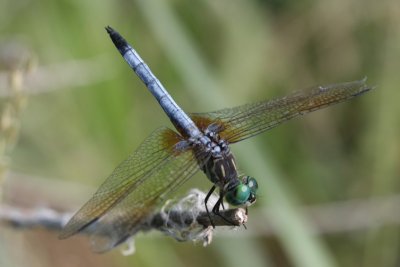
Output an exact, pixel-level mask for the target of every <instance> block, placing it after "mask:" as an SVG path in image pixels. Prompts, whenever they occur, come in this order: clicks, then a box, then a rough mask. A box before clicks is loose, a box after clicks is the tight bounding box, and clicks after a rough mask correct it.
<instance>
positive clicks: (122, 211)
mask: <svg viewBox="0 0 400 267" xmlns="http://www.w3.org/2000/svg"><path fill="white" fill-rule="evenodd" d="M198 169H199V168H198V165H197V162H196V161H195V159H194V155H193V153H192V151H190V150H187V151H184V152H183V153H181V154H179V155H177V156H173V157H170V158H168V162H167V163H166V164H165V165H164V166H163V168H157V169H156V170H155V171H154V172H153V173H152V175H151V177H150V178H149V179H146V180H144V181H143V183H141V185H140V186H139V187H136V188H135V189H133V191H132V192H131V193H130V194H129V195H128V196H127V197H126V198H124V199H123V200H122V201H121V202H119V203H118V204H117V205H116V206H115V207H113V208H112V209H110V210H109V211H108V212H107V213H106V214H104V216H102V217H101V219H100V220H99V221H98V223H96V224H97V225H94V226H95V229H94V231H93V234H92V236H91V241H92V243H91V245H92V249H93V250H94V251H96V252H105V251H107V250H110V249H112V248H114V247H115V246H117V245H119V244H120V243H121V242H123V241H125V240H126V239H127V238H128V237H130V236H132V235H133V234H135V233H136V232H137V231H138V230H140V229H141V227H142V222H143V221H145V220H146V219H148V218H149V215H150V214H151V213H152V212H153V211H154V209H155V208H156V207H158V206H160V204H161V203H164V202H165V201H166V196H167V195H168V194H170V193H171V192H173V191H174V190H176V189H177V188H178V187H179V186H180V185H182V184H183V183H184V182H185V181H186V180H187V179H189V178H190V177H191V176H192V175H193V174H194V173H196V171H197V170H198Z"/></svg>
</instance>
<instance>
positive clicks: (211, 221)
mask: <svg viewBox="0 0 400 267" xmlns="http://www.w3.org/2000/svg"><path fill="white" fill-rule="evenodd" d="M214 190H215V185H213V187H211V189H210V191H208V193H207V196H206V198H205V199H204V205H205V206H206V211H207V216H208V218H209V219H210V223H211V225H212V227H213V228H215V224H214V222H213V220H212V219H211V216H210V211H209V210H208V206H207V202H208V199H209V198H210V196H211V194H212V193H213V192H214ZM214 207H215V206H214ZM213 211H214V208H213Z"/></svg>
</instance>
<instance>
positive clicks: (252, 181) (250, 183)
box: [245, 176, 258, 195]
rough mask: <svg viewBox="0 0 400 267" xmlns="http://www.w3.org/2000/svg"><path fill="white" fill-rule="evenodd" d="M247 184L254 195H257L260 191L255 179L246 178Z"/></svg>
mask: <svg viewBox="0 0 400 267" xmlns="http://www.w3.org/2000/svg"><path fill="white" fill-rule="evenodd" d="M245 184H246V185H247V186H248V187H249V188H250V191H251V193H252V194H254V195H255V194H256V192H257V189H258V183H257V180H256V179H255V178H254V177H251V176H246V179H245Z"/></svg>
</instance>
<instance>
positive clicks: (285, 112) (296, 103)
mask: <svg viewBox="0 0 400 267" xmlns="http://www.w3.org/2000/svg"><path fill="white" fill-rule="evenodd" d="M365 82H366V79H363V80H360V81H353V82H347V83H339V84H331V85H326V86H318V87H314V88H311V89H310V90H308V91H300V92H295V93H293V94H291V95H288V96H285V97H282V98H279V99H274V100H267V101H262V102H258V103H253V104H246V105H243V106H238V107H234V108H227V109H223V110H219V111H214V112H210V113H193V114H191V118H192V119H193V121H194V122H195V123H196V125H198V126H199V127H200V128H201V129H202V130H203V131H204V130H205V129H206V128H207V127H208V126H209V125H211V124H216V125H217V126H218V128H219V134H220V136H221V137H222V138H223V139H225V140H227V141H228V142H230V143H235V142H239V141H241V140H244V139H247V138H249V137H252V136H254V135H257V134H260V133H262V132H264V131H267V130H269V129H271V128H273V127H275V126H277V125H279V124H281V123H282V122H285V121H287V120H290V119H292V118H294V117H297V116H299V115H304V114H306V113H309V112H312V111H315V110H318V109H321V108H324V107H328V106H330V105H333V104H336V103H340V102H343V101H346V100H348V99H350V98H353V97H356V96H359V95H361V94H363V93H365V92H367V91H369V90H371V89H372V88H371V87H369V86H367V85H366V83H365Z"/></svg>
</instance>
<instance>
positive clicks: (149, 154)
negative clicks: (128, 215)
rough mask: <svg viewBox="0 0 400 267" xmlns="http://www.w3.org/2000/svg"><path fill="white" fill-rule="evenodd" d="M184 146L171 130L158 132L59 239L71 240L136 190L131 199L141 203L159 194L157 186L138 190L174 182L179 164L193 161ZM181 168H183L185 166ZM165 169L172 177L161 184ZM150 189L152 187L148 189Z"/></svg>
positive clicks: (116, 173)
mask: <svg viewBox="0 0 400 267" xmlns="http://www.w3.org/2000/svg"><path fill="white" fill-rule="evenodd" d="M184 144H185V141H184V140H183V138H182V137H181V136H180V135H178V134H177V133H175V132H174V131H172V130H170V129H168V128H160V129H158V130H156V131H154V132H153V133H152V134H151V135H150V136H149V137H147V139H146V140H145V141H144V142H143V143H142V144H141V145H140V146H139V147H138V149H137V150H136V151H135V152H133V153H132V154H131V155H130V156H129V157H128V158H127V159H126V160H125V161H123V162H122V163H121V164H120V165H119V166H118V167H117V168H116V169H115V170H114V171H113V172H112V173H111V175H110V176H109V177H108V178H107V179H106V181H105V182H104V183H103V184H102V185H101V186H100V188H99V189H98V190H97V192H96V193H95V194H94V195H93V197H92V198H91V199H90V200H89V201H88V202H87V203H86V204H85V205H84V206H83V207H82V208H81V209H80V210H79V211H78V212H77V213H76V214H75V215H74V216H73V217H72V218H71V220H70V221H69V222H68V223H67V225H66V226H65V227H64V229H63V230H62V231H61V233H60V235H59V237H60V238H67V237H69V236H72V235H74V234H76V233H78V232H80V231H82V230H84V229H86V228H87V227H88V226H90V225H93V224H94V223H95V222H97V221H98V220H99V219H100V218H101V217H102V216H104V215H105V214H106V213H107V212H108V211H109V210H110V209H112V208H113V207H115V206H116V205H118V203H120V202H122V201H123V200H124V199H125V198H127V197H128V196H129V195H130V194H131V193H132V192H134V191H135V194H134V196H130V197H129V198H130V199H132V198H133V199H134V198H135V197H136V195H138V196H137V200H140V201H143V202H144V201H148V200H149V198H150V195H149V197H147V198H145V194H155V192H156V190H158V189H157V187H156V188H153V189H150V191H149V192H144V191H143V190H138V188H141V186H142V185H148V184H150V183H154V182H156V181H157V182H160V184H159V185H158V186H165V185H166V184H168V183H169V184H171V183H174V181H172V180H173V177H175V176H174V175H175V173H176V172H179V170H178V168H179V166H178V164H177V162H179V163H181V164H182V163H184V162H182V161H185V160H186V161H190V160H189V159H188V154H190V152H191V150H189V148H188V147H187V146H185V145H184ZM173 163H174V164H173ZM180 167H181V168H183V166H180ZM165 170H169V171H170V173H169V176H168V177H166V178H165V180H164V181H160V179H161V177H160V176H159V175H160V173H164V174H165ZM188 175H189V174H188V173H185V175H183V174H181V176H182V177H181V178H180V179H181V180H182V179H183V178H187V176H188ZM177 180H179V177H177ZM146 189H149V188H148V187H146ZM157 194H158V193H157ZM146 205H149V204H146ZM131 212H133V213H136V212H137V214H138V215H135V216H143V215H144V214H143V213H144V211H142V210H139V211H135V210H131Z"/></svg>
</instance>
